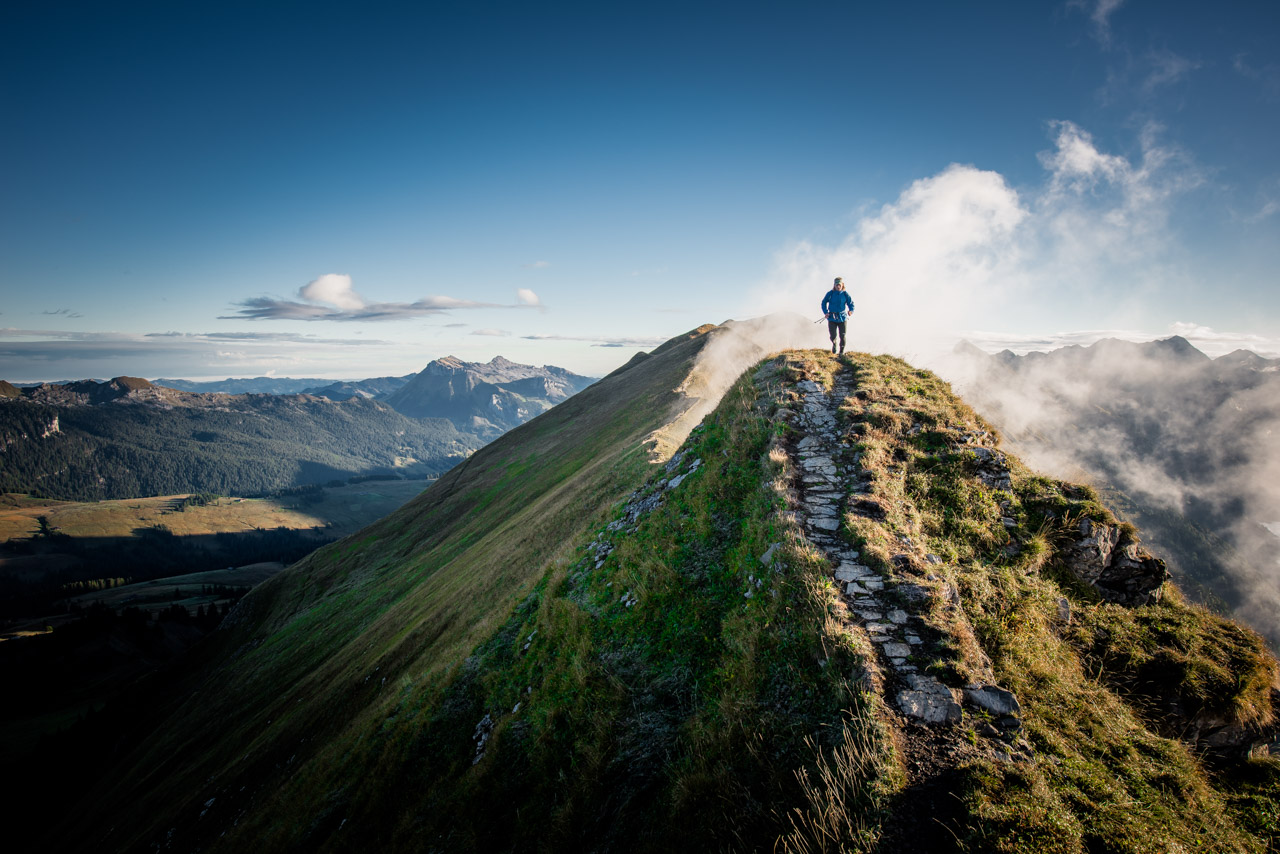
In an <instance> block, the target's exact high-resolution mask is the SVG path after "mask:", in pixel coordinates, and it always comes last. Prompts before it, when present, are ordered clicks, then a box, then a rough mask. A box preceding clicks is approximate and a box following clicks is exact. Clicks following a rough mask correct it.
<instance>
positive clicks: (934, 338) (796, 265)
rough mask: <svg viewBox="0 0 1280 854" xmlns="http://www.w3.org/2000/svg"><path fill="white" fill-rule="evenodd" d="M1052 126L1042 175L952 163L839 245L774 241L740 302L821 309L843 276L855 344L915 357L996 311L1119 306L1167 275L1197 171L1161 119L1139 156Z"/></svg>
mask: <svg viewBox="0 0 1280 854" xmlns="http://www.w3.org/2000/svg"><path fill="white" fill-rule="evenodd" d="M1049 127H1050V131H1051V138H1052V141H1053V147H1052V148H1051V149H1050V150H1049V151H1046V152H1044V153H1042V154H1041V155H1040V162H1041V164H1042V165H1043V167H1044V170H1045V172H1044V179H1043V181H1042V183H1041V184H1040V185H1039V186H1029V187H1025V188H1021V189H1020V190H1019V189H1015V188H1013V187H1011V186H1010V185H1009V184H1008V183H1007V182H1006V181H1005V179H1004V177H1003V176H1001V175H1000V174H998V173H996V172H991V171H986V170H982V169H979V168H977V167H975V166H966V165H958V164H953V165H951V166H949V167H947V168H946V169H944V170H943V171H942V172H940V173H938V174H937V175H935V176H933V177H931V178H925V179H921V180H918V181H916V182H914V183H913V184H911V185H910V186H909V187H907V188H906V189H905V190H904V191H903V192H902V194H901V195H900V196H899V197H898V199H897V200H896V201H894V202H893V203H891V204H887V205H884V206H883V207H881V208H880V209H879V210H876V211H872V212H871V213H869V214H867V215H865V216H863V217H862V218H861V219H860V220H859V221H858V222H857V223H856V225H855V227H854V228H853V230H852V232H851V233H850V234H849V235H848V237H847V238H845V239H844V240H843V241H842V242H841V243H840V244H838V245H835V246H831V245H824V244H818V243H816V242H812V241H800V242H797V243H795V244H793V245H791V246H788V247H786V248H785V249H783V250H782V251H780V252H779V253H777V255H776V258H775V269H774V271H773V272H772V274H771V275H770V277H769V278H768V279H767V280H766V281H765V282H764V283H762V285H761V286H760V287H759V288H757V289H756V291H755V292H754V293H753V294H752V295H751V300H750V302H749V304H750V305H752V307H753V308H755V309H757V310H759V311H762V312H764V311H778V310H790V311H796V312H800V313H803V314H805V315H808V316H809V317H810V318H811V319H813V320H817V319H819V313H820V309H819V302H820V300H821V298H822V294H823V292H825V290H826V288H827V287H828V284H829V283H830V282H831V280H832V278H833V277H834V276H843V277H844V278H845V281H846V284H847V286H848V290H849V293H850V295H851V296H852V297H853V300H854V302H855V305H856V309H855V313H854V316H853V320H852V324H851V326H850V340H851V342H852V346H854V347H857V348H858V349H872V350H880V351H884V352H892V353H897V354H899V355H904V356H908V357H911V358H916V359H923V360H928V359H930V358H932V356H933V355H934V354H937V353H940V352H943V351H945V350H947V349H949V348H950V346H951V344H952V343H953V342H954V340H955V339H956V337H959V336H965V337H968V336H969V335H972V334H973V333H966V332H964V331H963V330H971V329H991V328H993V327H994V326H996V324H995V323H993V320H999V319H1001V318H1005V319H1007V318H1010V317H1016V318H1017V324H1016V325H1017V326H1020V327H1021V328H1023V329H1026V328H1027V327H1028V326H1029V325H1031V324H1035V325H1039V323H1043V319H1044V318H1045V317H1046V316H1049V314H1050V313H1052V312H1054V311H1055V310H1056V309H1060V308H1062V307H1070V308H1071V309H1072V310H1073V311H1080V309H1078V308H1077V307H1078V306H1079V305H1081V304H1082V303H1086V302H1089V301H1095V302H1097V303H1100V304H1101V306H1100V307H1101V310H1103V311H1106V312H1108V314H1109V315H1116V314H1118V312H1117V310H1116V307H1117V303H1118V302H1119V301H1121V300H1122V299H1126V298H1127V295H1128V294H1131V293H1132V292H1134V291H1136V290H1139V289H1141V288H1144V287H1151V288H1155V287H1161V286H1163V285H1164V283H1165V282H1166V280H1167V279H1170V278H1173V277H1174V276H1175V274H1176V270H1175V269H1174V267H1175V265H1176V255H1175V252H1174V250H1175V249H1176V244H1175V243H1174V241H1172V240H1171V238H1170V235H1169V231H1168V228H1167V223H1168V219H1169V215H1170V212H1171V210H1172V207H1173V204H1174V202H1175V201H1176V199H1177V198H1178V197H1179V196H1180V195H1182V194H1185V193H1186V192H1188V191H1189V190H1191V189H1193V188H1195V187H1196V186H1199V184H1200V183H1201V182H1202V181H1203V179H1202V177H1201V175H1200V173H1199V170H1198V169H1197V168H1196V167H1195V165H1194V164H1192V163H1191V162H1190V161H1189V158H1187V157H1186V156H1185V155H1183V154H1182V153H1181V152H1180V151H1179V150H1178V149H1176V148H1174V147H1171V146H1167V145H1164V144H1162V142H1161V140H1160V128H1159V127H1158V126H1155V125H1151V126H1148V127H1147V128H1145V129H1143V131H1142V133H1141V134H1140V137H1139V140H1138V142H1139V144H1140V148H1141V154H1140V157H1139V158H1137V159H1136V161H1135V160H1130V159H1128V158H1126V157H1124V156H1121V155H1119V154H1113V153H1109V152H1107V151H1105V150H1103V149H1102V148H1100V147H1099V145H1098V144H1097V143H1096V142H1095V141H1094V139H1093V137H1092V136H1091V135H1090V134H1089V133H1088V132H1087V131H1085V130H1084V129H1083V128H1081V127H1079V126H1078V125H1076V124H1074V123H1072V122H1067V121H1060V122H1053V123H1051V124H1050V126H1049ZM1171 270H1172V272H1171ZM1122 293H1123V294H1125V295H1126V296H1125V297H1122V296H1120V294H1122ZM1037 319H1039V323H1037ZM1059 322H1061V321H1059ZM1112 322H1114V321H1112ZM1033 328H1034V327H1033ZM1145 337H1146V338H1147V339H1148V340H1149V339H1150V338H1151V337H1152V336H1151V335H1150V333H1147V334H1146V336H1145Z"/></svg>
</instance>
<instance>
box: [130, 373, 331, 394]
mask: <svg viewBox="0 0 1280 854" xmlns="http://www.w3.org/2000/svg"><path fill="white" fill-rule="evenodd" d="M152 382H153V383H155V384H156V385H162V386H164V387H165V388H176V389H178V390H179V391H194V392H199V393H201V394H301V393H303V392H304V391H306V390H307V389H311V388H317V387H319V386H324V385H328V384H330V383H332V382H334V381H333V380H326V379H319V378H317V377H309V378H308V377H304V378H300V379H295V378H293V377H239V378H235V377H228V378H227V379H225V380H212V381H209V382H193V381H192V380H181V379H171V378H166V377H161V378H160V379H156V380H152Z"/></svg>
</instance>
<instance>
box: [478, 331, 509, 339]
mask: <svg viewBox="0 0 1280 854" xmlns="http://www.w3.org/2000/svg"><path fill="white" fill-rule="evenodd" d="M471 334H472V335H484V336H486V337H489V338H507V337H509V336H510V335H511V333H510V332H508V331H507V330H505V329H474V330H472V331H471Z"/></svg>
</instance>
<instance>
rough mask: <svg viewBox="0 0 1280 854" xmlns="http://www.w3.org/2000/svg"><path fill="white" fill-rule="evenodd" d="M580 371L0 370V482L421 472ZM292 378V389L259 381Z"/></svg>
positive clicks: (266, 487) (510, 366)
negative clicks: (45, 374)
mask: <svg viewBox="0 0 1280 854" xmlns="http://www.w3.org/2000/svg"><path fill="white" fill-rule="evenodd" d="M593 381H594V380H592V379H591V378H589V377H582V376H578V375H577V374H572V373H570V372H568V371H566V370H564V369H563V368H556V367H551V366H546V367H534V366H532V365H519V364H516V363H514V362H510V361H508V360H506V359H503V358H502V357H497V358H495V359H493V360H492V361H491V362H489V363H487V364H479V363H472V362H464V361H462V360H460V359H455V358H453V357H447V358H444V359H438V360H436V361H434V362H432V363H431V364H429V365H427V367H426V368H425V369H424V370H423V371H422V372H421V373H419V374H416V375H415V374H410V375H408V376H405V377H376V378H372V379H366V380H361V381H357V382H343V381H338V382H335V381H331V380H323V379H305V380H295V379H288V378H284V379H275V378H270V377H258V378H256V379H250V380H234V379H228V380H226V381H223V382H221V383H185V381H178V380H163V381H157V382H155V383H152V382H148V381H147V380H145V379H140V378H137V377H116V378H115V379H112V380H107V381H105V382H98V381H95V380H78V381H75V382H69V383H62V384H52V383H45V384H41V385H36V386H29V387H18V386H15V385H12V384H10V383H7V382H4V381H3V380H0V404H3V405H0V453H2V454H3V456H0V491H9V492H36V493H39V494H41V495H44V496H46V497H52V498H66V499H78V500H92V499H99V498H132V497H142V496H148V495H164V494H173V493H181V492H217V493H222V494H258V493H263V492H271V491H277V490H280V489H286V488H290V487H293V486H300V485H305V484H308V483H323V482H326V481H329V480H332V479H345V478H346V477H349V476H351V475H354V474H383V473H388V472H400V473H404V474H408V475H423V474H434V473H439V472H441V471H444V470H446V469H448V468H449V467H451V466H452V465H454V464H455V463H457V462H458V461H459V460H462V459H464V458H465V457H466V456H467V455H469V454H470V453H471V452H473V451H475V450H476V449H477V448H479V447H481V446H482V445H484V444H485V443H486V442H487V441H490V440H492V439H493V438H495V437H497V436H499V435H501V434H502V433H503V432H505V431H506V430H509V429H511V428H512V427H515V426H518V425H519V424H522V423H523V422H525V421H527V420H529V419H530V418H532V417H533V416H535V415H538V414H540V413H542V412H545V411H546V410H547V409H549V408H550V407H551V406H553V405H555V404H556V403H558V402H560V401H562V400H564V399H565V398H567V397H569V396H570V395H572V394H573V393H575V392H576V391H578V390H580V389H582V388H585V387H586V386H587V385H589V384H590V383H592V382H593ZM166 383H168V385H165V384H166ZM179 384H186V385H189V386H196V387H199V388H202V389H205V390H204V391H188V390H184V389H179V388H175V387H174V386H175V385H179ZM298 385H303V386H305V388H306V391H305V393H299V392H300V390H298V391H288V392H275V391H271V392H264V391H261V390H262V389H268V388H271V389H294V387H296V386H298ZM210 387H217V389H216V393H210V390H209V389H210ZM232 389H258V390H259V391H250V392H246V391H235V392H232V391H231V390H232Z"/></svg>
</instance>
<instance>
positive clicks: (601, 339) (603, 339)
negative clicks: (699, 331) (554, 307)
mask: <svg viewBox="0 0 1280 854" xmlns="http://www.w3.org/2000/svg"><path fill="white" fill-rule="evenodd" d="M520 337H521V338H524V339H526V340H529V341H582V342H585V343H588V344H591V345H592V346H595V347H656V346H658V345H659V344H662V343H663V342H665V341H666V340H667V339H666V338H662V337H639V338H610V337H607V336H598V335H521V336H520Z"/></svg>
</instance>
